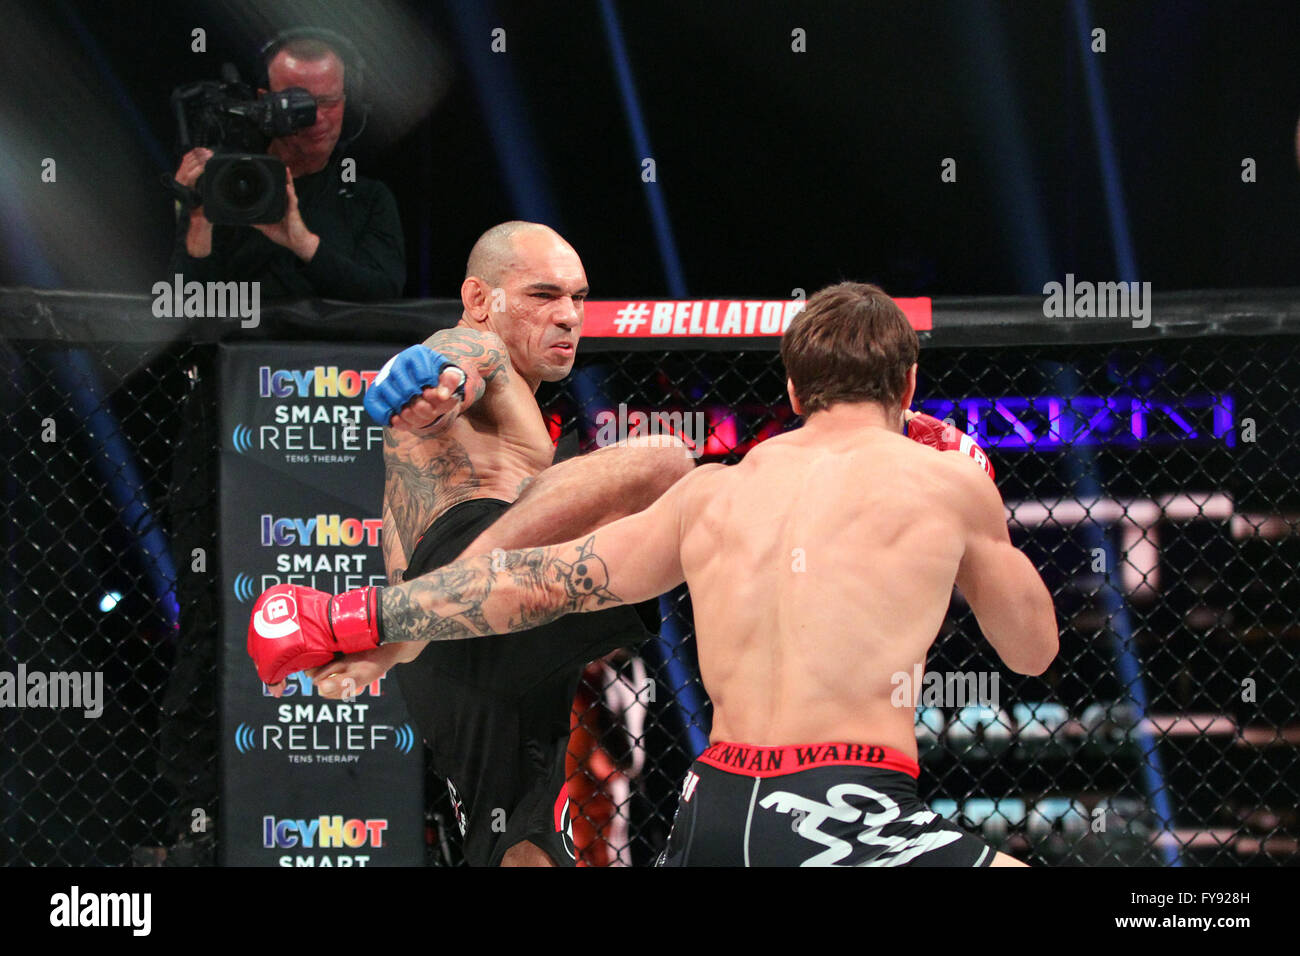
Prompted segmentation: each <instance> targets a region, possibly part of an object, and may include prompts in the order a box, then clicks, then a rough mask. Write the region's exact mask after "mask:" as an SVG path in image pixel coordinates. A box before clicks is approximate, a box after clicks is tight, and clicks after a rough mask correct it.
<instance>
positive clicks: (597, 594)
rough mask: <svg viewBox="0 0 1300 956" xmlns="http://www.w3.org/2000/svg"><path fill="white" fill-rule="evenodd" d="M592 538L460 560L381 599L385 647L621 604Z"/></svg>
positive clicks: (522, 625) (504, 629)
mask: <svg viewBox="0 0 1300 956" xmlns="http://www.w3.org/2000/svg"><path fill="white" fill-rule="evenodd" d="M591 541H592V539H590V538H589V539H587V541H586V542H585V543H584V544H582V545H581V546H577V545H574V544H573V543H572V542H570V543H568V544H563V545H555V546H553V547H549V548H530V549H528V550H523V551H506V552H500V551H499V552H497V553H496V554H495V555H482V556H480V557H476V558H466V559H464V560H462V561H456V562H454V563H452V564H449V565H445V566H444V567H441V568H437V569H436V570H433V571H430V572H429V573H428V574H425V575H423V576H421V577H419V578H416V579H415V580H414V581H408V582H407V583H405V584H402V585H399V586H397V587H389V588H385V589H384V590H383V592H382V593H381V594H380V596H379V601H380V619H381V621H382V622H383V642H384V643H386V644H388V643H394V642H397V641H452V640H461V639H463V638H468V637H483V636H486V635H491V634H506V633H509V632H512V631H524V630H528V629H529V628H534V627H539V626H541V625H543V624H549V623H550V622H551V621H554V620H556V619H558V618H561V617H563V616H564V615H566V614H572V613H574V612H575V611H593V610H596V609H598V608H601V607H607V606H610V605H613V604H621V603H623V601H622V599H621V598H620V597H618V595H616V594H614V593H613V592H612V591H610V589H609V587H608V586H606V585H604V582H605V581H607V580H608V576H607V574H606V569H605V564H604V561H603V560H602V559H601V558H600V556H599V555H597V554H596V553H595V552H594V551H592V550H591Z"/></svg>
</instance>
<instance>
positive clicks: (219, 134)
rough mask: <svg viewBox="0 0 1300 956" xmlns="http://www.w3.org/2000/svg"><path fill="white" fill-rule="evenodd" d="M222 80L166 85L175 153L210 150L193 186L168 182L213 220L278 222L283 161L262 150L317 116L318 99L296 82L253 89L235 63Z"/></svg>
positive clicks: (283, 205) (284, 204)
mask: <svg viewBox="0 0 1300 956" xmlns="http://www.w3.org/2000/svg"><path fill="white" fill-rule="evenodd" d="M221 72H222V78H221V80H219V81H218V80H203V81H200V82H197V83H190V84H187V85H185V86H178V87H177V88H176V89H175V90H173V91H172V95H171V104H172V112H173V114H174V115H175V117H176V126H177V130H178V131H179V134H180V148H181V152H182V153H185V152H188V151H189V150H191V149H193V148H195V147H198V146H202V147H205V148H207V149H211V150H212V151H213V153H214V154H215V155H214V156H213V157H212V158H211V159H209V160H208V162H207V165H205V166H204V168H203V174H202V175H201V176H200V177H199V179H198V182H196V183H195V184H194V185H195V188H194V189H193V190H189V189H185V188H184V187H182V186H180V185H179V184H178V183H176V182H175V180H172V181H171V182H170V183H169V186H170V187H171V188H172V189H173V191H174V192H177V194H178V195H179V196H181V198H182V201H183V202H186V203H187V204H188V205H189V206H190V207H191V208H193V207H194V206H198V205H202V206H203V214H204V215H205V216H206V217H207V219H208V221H209V222H211V223H213V224H225V225H248V224H251V223H256V222H262V223H269V222H279V221H280V220H281V219H283V218H284V214H285V211H286V210H287V209H288V193H287V191H286V189H285V166H284V163H283V162H281V161H280V160H278V159H276V158H275V157H274V156H268V155H266V148H267V145H268V144H269V142H270V141H271V140H272V139H277V138H279V137H281V136H288V135H290V134H291V133H293V132H294V131H295V130H300V129H305V128H306V127H308V126H311V125H312V124H314V123H315V122H316V100H315V98H313V97H312V95H311V94H310V93H308V92H307V91H306V90H304V89H302V88H301V87H297V86H294V87H290V88H289V89H287V90H278V91H276V92H274V93H263V94H262V95H261V96H254V94H253V91H252V89H251V88H249V86H248V85H247V84H245V83H241V82H240V80H239V74H238V72H237V71H236V70H235V68H234V67H233V66H232V65H231V64H229V63H227V64H225V65H224V66H223V67H222V70H221Z"/></svg>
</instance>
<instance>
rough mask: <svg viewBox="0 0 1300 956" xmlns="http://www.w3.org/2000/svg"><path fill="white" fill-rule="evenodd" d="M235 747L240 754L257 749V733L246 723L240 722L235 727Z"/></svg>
mask: <svg viewBox="0 0 1300 956" xmlns="http://www.w3.org/2000/svg"><path fill="white" fill-rule="evenodd" d="M235 749H236V750H238V751H239V752H240V753H241V754H246V753H248V752H249V751H250V750H256V749H257V734H256V733H254V731H253V728H252V727H250V726H249V725H248V724H240V725H239V726H238V727H236V728H235Z"/></svg>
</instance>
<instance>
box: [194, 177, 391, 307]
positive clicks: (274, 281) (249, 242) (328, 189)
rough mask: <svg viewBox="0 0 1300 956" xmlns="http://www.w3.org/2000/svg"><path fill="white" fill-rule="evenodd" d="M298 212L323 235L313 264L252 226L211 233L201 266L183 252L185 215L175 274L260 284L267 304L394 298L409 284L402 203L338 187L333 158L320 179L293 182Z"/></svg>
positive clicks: (374, 190) (369, 184) (378, 187)
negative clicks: (291, 300) (272, 301)
mask: <svg viewBox="0 0 1300 956" xmlns="http://www.w3.org/2000/svg"><path fill="white" fill-rule="evenodd" d="M293 188H294V191H295V192H296V193H297V194H298V211H299V213H300V214H301V216H302V219H303V222H305V223H306V224H307V228H308V229H310V230H311V231H312V232H314V233H316V235H318V236H320V246H319V247H318V248H317V250H316V255H314V256H313V257H312V260H311V262H303V261H302V260H301V259H299V258H298V257H297V256H296V255H294V254H293V253H292V252H291V251H289V250H288V249H286V248H285V247H284V246H280V245H277V244H275V243H274V242H272V241H271V240H270V239H268V238H266V236H264V235H262V234H261V233H260V232H258V231H257V230H256V229H254V228H253V227H252V226H213V227H212V253H211V255H208V256H206V257H204V258H202V259H195V258H192V257H191V256H190V255H189V254H188V253H187V252H186V251H185V233H186V231H187V230H188V229H189V213H188V211H187V212H186V213H185V214H184V215H182V216H181V219H180V223H179V224H178V228H177V234H176V244H175V247H174V248H173V250H172V257H171V273H172V274H175V273H178V272H179V273H181V274H182V275H183V276H184V277H185V281H187V282H188V281H192V280H193V281H198V282H208V281H218V282H229V281H232V280H234V281H258V282H261V283H262V286H261V297H262V299H263V300H266V299H276V298H321V299H344V300H347V301H352V302H367V301H375V300H379V299H396V298H397V297H398V296H400V295H401V294H402V287H403V285H405V283H406V247H405V244H404V242H403V239H402V223H401V220H400V219H399V218H398V215H397V202H396V201H395V200H394V199H393V194H392V193H391V192H389V190H388V187H387V186H385V185H384V184H383V183H381V182H378V181H376V180H373V179H365V178H363V177H360V176H358V177H357V181H356V182H355V183H345V182H342V181H341V176H340V165H339V161H338V159H337V157H336V158H334V159H331V160H330V163H329V165H328V166H326V167H325V168H324V169H322V170H321V171H320V172H318V173H312V174H311V175H309V176H300V177H298V178H297V179H295V180H294V181H293Z"/></svg>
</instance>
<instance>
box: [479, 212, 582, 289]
mask: <svg viewBox="0 0 1300 956" xmlns="http://www.w3.org/2000/svg"><path fill="white" fill-rule="evenodd" d="M524 239H533V240H542V241H545V239H551V240H553V241H554V242H557V243H560V244H562V245H564V246H568V245H569V244H568V243H567V242H565V241H564V238H563V237H562V236H561V235H560V234H559V233H558V232H556V231H555V230H554V229H552V228H551V227H550V226H545V225H542V223H540V222H523V221H522V220H518V219H516V220H512V221H511V222H503V223H500V224H499V225H496V226H493V227H492V228H491V229H489V230H488V231H487V232H485V233H483V235H481V236H479V237H478V242H476V243H474V248H473V249H471V250H470V251H469V262H467V263H466V264H465V278H467V279H468V278H469V277H470V276H477V277H478V278H480V279H482V280H483V281H484V282H486V283H488V284H489V285H493V286H495V285H498V284H500V282H501V279H502V277H503V276H504V275H505V274H506V273H507V272H509V271H510V270H511V269H512V268H518V267H519V265H520V264H521V260H522V259H523V255H522V250H521V249H520V240H524Z"/></svg>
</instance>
